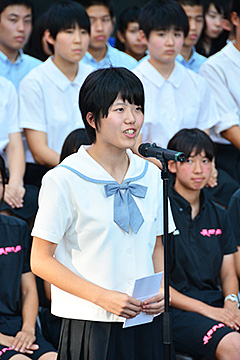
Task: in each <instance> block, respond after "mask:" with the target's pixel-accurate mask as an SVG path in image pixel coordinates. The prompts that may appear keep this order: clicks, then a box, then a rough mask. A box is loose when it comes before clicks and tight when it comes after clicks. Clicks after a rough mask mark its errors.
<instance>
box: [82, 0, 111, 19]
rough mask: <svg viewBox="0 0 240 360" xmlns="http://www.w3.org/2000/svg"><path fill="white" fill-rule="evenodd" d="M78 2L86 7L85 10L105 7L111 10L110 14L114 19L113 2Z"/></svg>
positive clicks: (86, 0) (95, 0)
mask: <svg viewBox="0 0 240 360" xmlns="http://www.w3.org/2000/svg"><path fill="white" fill-rule="evenodd" d="M78 2H79V3H80V4H81V5H82V6H83V7H84V9H88V8H89V7H90V6H94V5H99V6H101V5H102V6H105V7H106V8H108V10H109V14H110V16H111V18H114V16H115V15H114V7H113V3H112V1H111V0H78Z"/></svg>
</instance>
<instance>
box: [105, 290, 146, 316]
mask: <svg viewBox="0 0 240 360" xmlns="http://www.w3.org/2000/svg"><path fill="white" fill-rule="evenodd" d="M99 305H100V306H101V307H103V308H104V309H105V310H106V311H108V312H110V313H112V314H115V315H118V316H122V317H124V318H126V319H131V318H134V317H135V316H136V315H138V314H139V313H140V311H141V310H142V307H141V306H142V302H141V301H140V300H136V299H134V298H133V297H131V296H129V295H127V294H124V293H121V292H118V291H112V290H107V293H106V296H105V297H104V298H103V299H102V300H101V304H99Z"/></svg>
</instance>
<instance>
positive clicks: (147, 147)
mask: <svg viewBox="0 0 240 360" xmlns="http://www.w3.org/2000/svg"><path fill="white" fill-rule="evenodd" d="M138 151H139V154H140V155H142V156H143V157H155V158H157V159H161V158H163V159H165V160H167V161H169V160H173V161H180V162H184V161H185V160H186V158H187V157H186V155H185V154H184V153H182V152H178V151H174V150H168V149H163V148H161V147H160V146H157V145H156V144H155V143H153V144H150V143H145V144H141V145H140V146H139V147H138Z"/></svg>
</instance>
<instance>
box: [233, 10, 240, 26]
mask: <svg viewBox="0 0 240 360" xmlns="http://www.w3.org/2000/svg"><path fill="white" fill-rule="evenodd" d="M231 21H232V23H233V25H234V26H237V27H239V26H240V18H239V16H238V14H237V13H236V12H235V11H233V12H232V13H231Z"/></svg>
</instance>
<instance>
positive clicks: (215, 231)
mask: <svg viewBox="0 0 240 360" xmlns="http://www.w3.org/2000/svg"><path fill="white" fill-rule="evenodd" d="M200 234H201V235H202V236H208V237H210V236H211V235H221V234H222V230H221V229H209V230H207V229H202V231H201V232H200Z"/></svg>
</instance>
